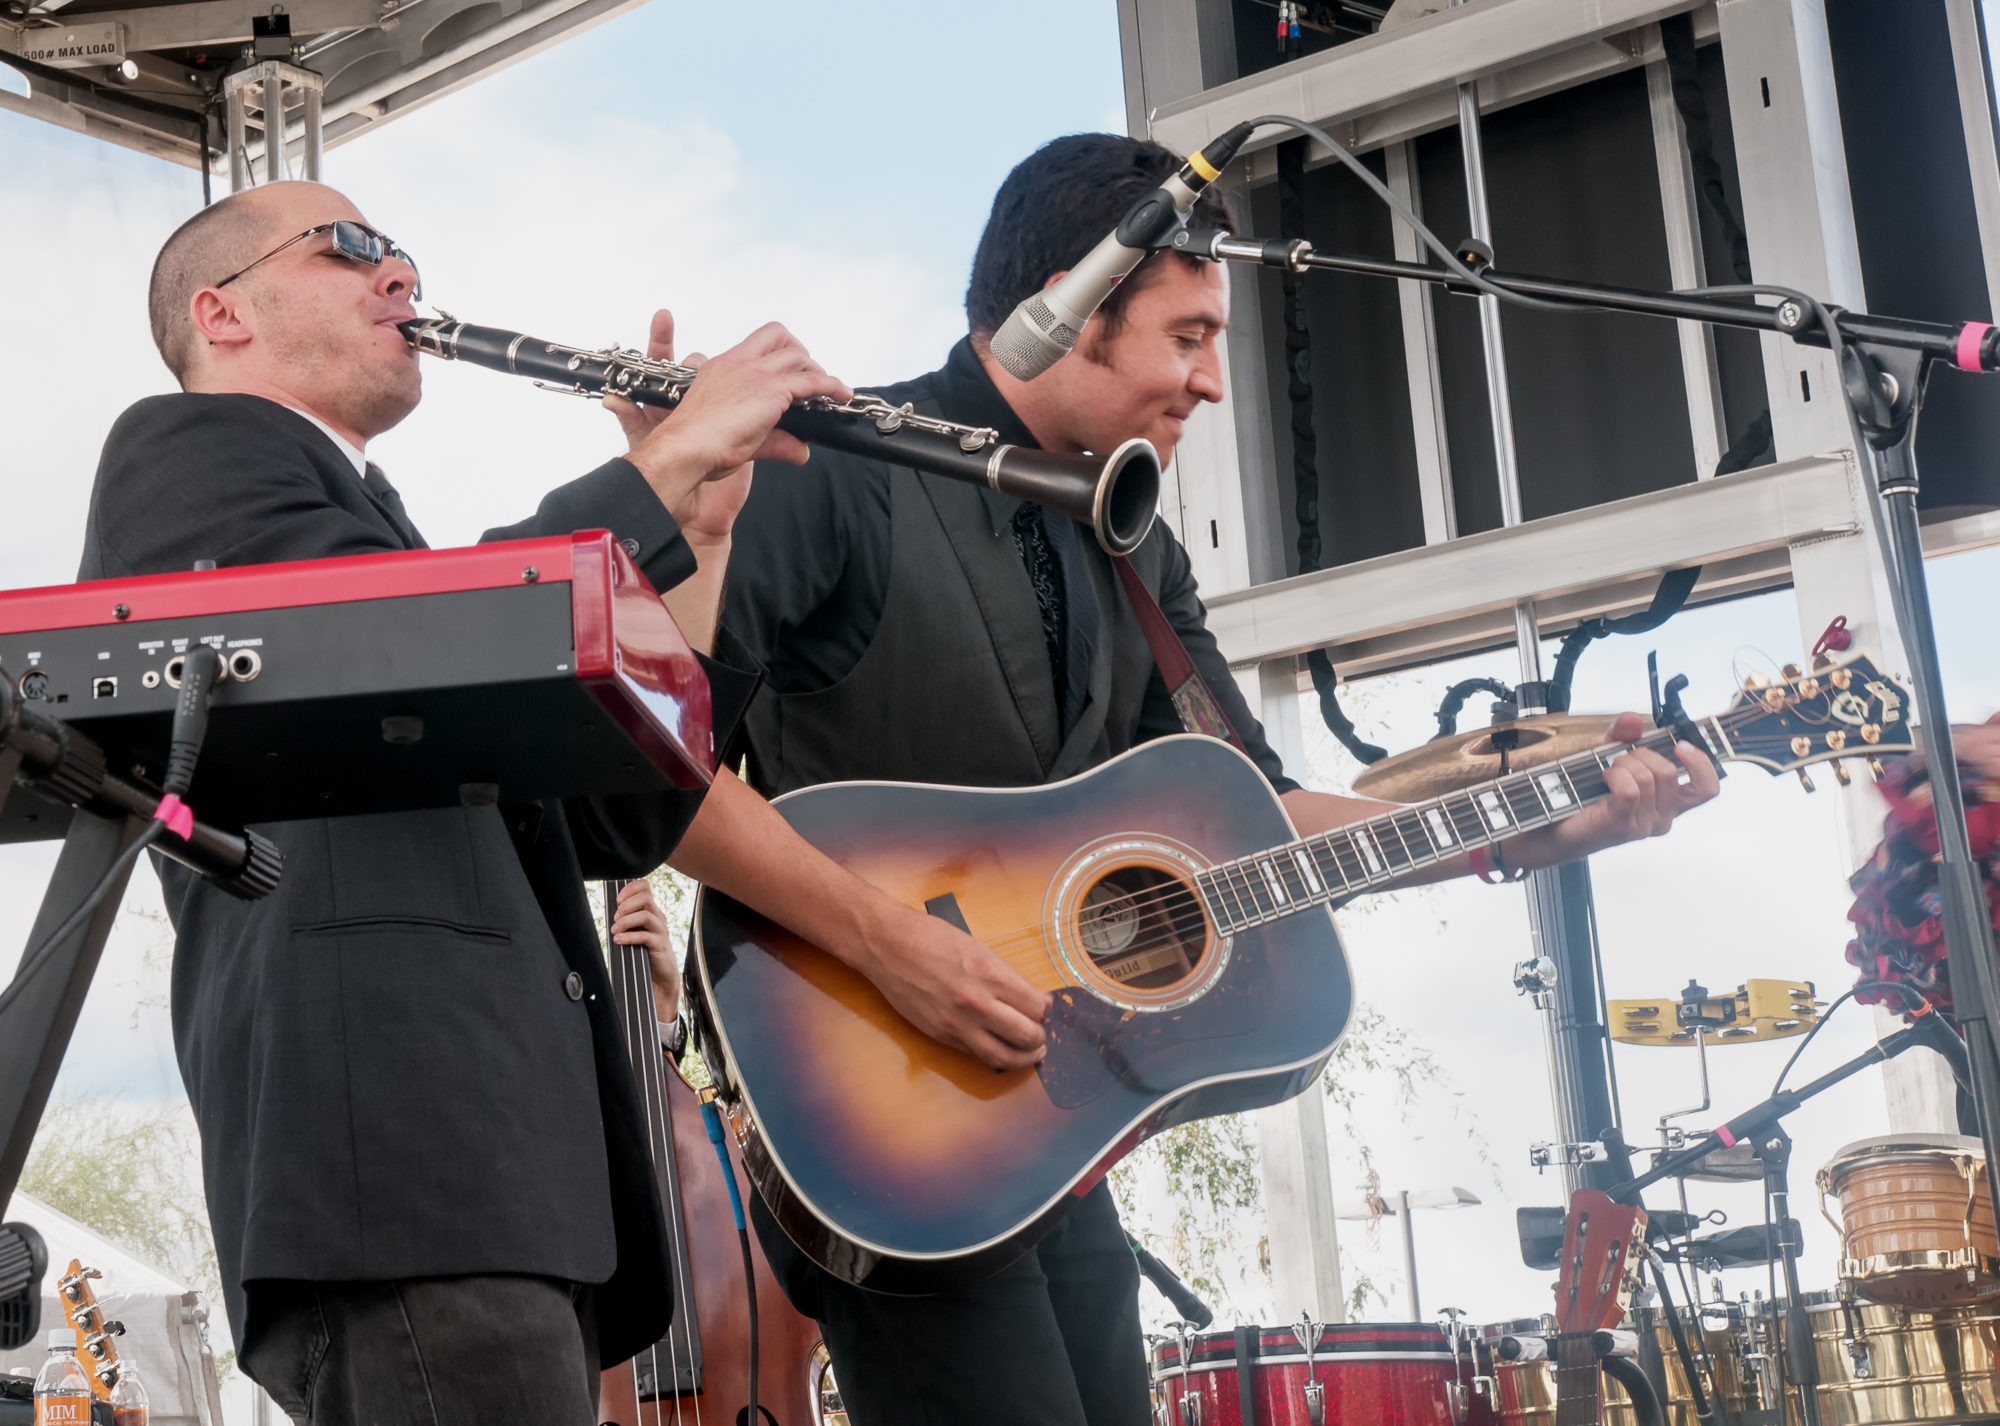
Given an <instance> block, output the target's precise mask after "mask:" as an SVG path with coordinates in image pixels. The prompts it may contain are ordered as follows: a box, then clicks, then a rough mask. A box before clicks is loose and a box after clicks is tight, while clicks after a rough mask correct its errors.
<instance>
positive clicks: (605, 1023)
mask: <svg viewBox="0 0 2000 1426" xmlns="http://www.w3.org/2000/svg"><path fill="white" fill-rule="evenodd" d="M418 281H419V279H418V276H417V270H416V267H415V265H414V264H413V263H412V262H411V260H410V258H409V257H408V255H407V254H405V253H404V252H403V251H402V250H401V249H400V248H399V247H397V246H396V244H395V243H394V242H392V241H391V240H390V239H388V238H386V237H384V236H383V235H382V234H381V233H380V232H379V231H378V230H376V229H375V228H373V227H371V226H369V224H368V223H367V222H366V221H365V220H364V219H363V217H362V215H361V214H360V213H359V212H358V211H356V210H355V208H354V206H353V205H352V204H351V203H349V202H348V201H347V200H346V199H345V198H343V197H342V196H341V195H340V194H338V193H336V192H334V191H333V190H332V189H329V188H324V187H321V186H319V185H317V184H308V183H283V184H274V185H270V186H268V187H265V188H260V189H255V190H252V191H250V192H247V193H243V194H239V195H237V196H235V197H232V198H229V199H226V200H224V201H223V202H221V203H218V204H216V205H214V206H213V207H211V208H208V209H205V210H204V211H203V212H202V213H201V214H200V215H198V216H197V217H196V218H194V219H192V220H190V221H189V222H188V223H187V224H186V225H184V226H183V227H182V228H181V229H180V230H179V231H177V232H176V233H175V234H174V235H173V236H172V237H171V238H169V239H168V241H167V243H166V245H165V247H164V248H163V249H162V250H161V253H160V256H159V259H158V261H157V263H156V265H155V269H154V273H153V279H152V285H151V292H150V298H149V307H150V315H151V320H152V329H153V336H154V340H155V342H156V344H157V345H158V347H159V350H160V354H161V356H162V357H163V358H164V360H165V361H166V364H167V366H168V368H169V369H170V370H171V371H172V373H173V375H174V376H175V378H176V379H177V380H178V382H179V384H180V386H181V390H180V391H179V392H178V393H175V394H172V395H165V396H154V397H149V398H147V399H146V400H144V401H141V402H139V403H138V404H137V405H135V406H134V407H132V408H131V409H130V410H128V411H127V412H125V414H124V415H123V416H121V417H120V418H119V420H118V422H117V424H116V425H115V426H114V428H113V430H112V432H111V435H110V438H109V439H108V441H107V443H106V445H105V448H104V454H103V458H102V461H101V462H100V465H99V468H98V473H97V481H96V486H95V488H94V490H93V492H92V496H91V506H90V517H89V525H88V528H87V530H86V533H85V547H84V556H83V562H82V568H81V571H80V574H79V578H82V579H98V578H109V577H117V576H125V575H136V574H156V573H165V572H171V571H179V570H186V569H189V568H191V567H193V566H194V565H195V564H196V562H197V561H201V560H214V561H216V562H217V563H218V564H221V565H243V564H261V563H269V562H274V561H284V560H295V559H317V558H326V557H329V556H340V555H350V554H364V553H372V552H376V551H383V550H403V549H417V548H422V547H423V544H424V541H423V538H422V536H421V535H419V534H418V533H417V531H416V529H415V527H414V526H413V525H412V524H411V523H410V519H409V516H408V514H407V513H406V511H405V510H404V508H403V503H402V500H401V498H400V497H399V496H398V495H397V493H396V491H395V489H394V487H393V486H391V485H390V484H389V482H388V481H387V479H386V478H385V477H384V476H383V474H382V472H381V471H380V470H379V469H377V468H376V467H375V466H374V465H373V464H371V463H370V462H369V461H368V460H367V456H366V449H367V446H368V443H369V442H370V440H372V439H373V438H374V437H376V436H378V435H380V434H381V433H382V432H384V431H387V430H388V429H390V428H391V427H393V426H395V425H396V424H397V423H398V422H400V421H401V420H402V419H403V418H404V417H406V416H407V415H409V414H410V412H411V411H412V410H413V409H414V408H415V407H416V405H417V401H418V396H419V392H420V378H419V371H418V365H417V357H416V354H415V353H414V352H413V351H412V350H411V349H410V347H409V346H408V344H407V343H406V342H405V341H404V339H403V337H402V335H401V334H400V333H399V332H398V331H397V329H396V324H397V323H398V322H401V321H404V320H407V319H408V318H410V317H411V316H413V315H414V313H413V310H412V306H411V304H412V303H413V302H414V300H415V299H416V296H417V290H418ZM672 340H673V334H672V319H671V317H670V316H668V314H666V313H661V314H659V316H658V317H657V318H656V319H655V322H654V327H653V344H652V351H653V353H654V354H655V355H660V356H667V355H671V347H672ZM690 360H691V361H695V360H697V359H694V358H690ZM847 394H848V393H847V388H846V387H845V386H843V385H842V384H841V383H840V382H838V381H836V380H834V379H833V378H832V377H829V376H828V375H827V374H826V373H825V372H823V371H822V370H821V369H820V368H819V366H818V365H817V364H815V363H814V362H813V361H812V359H811V357H810V356H808V355H807V353H806V351H805V349H804V348H803V347H802V346H801V345H800V344H799V343H798V341H797V340H796V339H795V338H794V337H792V336H791V334H790V333H788V332H786V331H785V330H784V328H782V327H779V326H777V325H775V324H773V325H771V326H767V327H764V328H762V329H761V330H759V331H758V332H756V333H754V334H753V335H752V336H751V337H750V338H749V339H748V340H746V341H745V342H743V343H742V344H741V345H739V346H737V347H734V348H732V349H730V350H729V351H726V352H723V353H721V354H720V355H718V356H716V357H715V358H713V359H712V360H710V361H707V362H706V363H705V364H702V365H701V376H700V378H699V379H698V380H697V381H696V382H695V383H694V385H693V386H692V388H691V389H690V391H689V394H688V396H687V398H686V399H685V400H684V401H683V402H682V403H681V405H680V406H679V407H678V408H676V409H675V411H674V412H673V413H672V415H671V416H668V417H664V418H661V417H659V416H657V415H655V414H654V413H649V412H640V411H638V410H636V409H634V408H631V407H625V408H624V409H622V410H620V411H619V412H618V415H619V419H620V421H621V423H623V424H624V426H625V431H626V437H627V441H628V443H629V446H630V449H629V450H628V451H627V452H626V453H625V454H624V455H623V456H622V457H620V458H618V459H614V460H611V461H608V462H606V463H605V464H603V465H601V466H599V467H598V468H597V469H596V470H593V471H591V472H589V473H588V474H586V475H584V476H582V477H581V478H579V479H576V480H572V481H570V482H569V483H568V484H565V485H560V486H558V487H556V488H555V489H553V490H551V491H550V492H549V493H548V495H547V496H546V497H545V498H544V499H543V501H542V502H541V506H540V508H539V509H538V510H537V511H536V513H535V514H534V515H533V516H532V517H531V518H529V519H528V520H525V521H523V522H521V523H520V524H517V525H513V526H509V527H506V528H502V529H495V530H492V531H489V532H488V534H487V537H486V538H489V539H505V538H524V537H529V536H538V535H554V534H567V533H569V532H570V531H573V530H578V529H588V528H600V527H601V528H609V529H610V530H612V531H613V532H614V533H615V534H616V535H618V536H619V538H620V539H621V541H622V542H623V544H624V546H625V548H626V550H627V551H628V552H629V553H631V555H632V557H633V559H634V560H635V561H636V562H637V563H638V565H639V567H640V568H641V569H642V570H644V571H645V573H646V575H647V576H648V578H649V579H651V580H652V582H653V584H654V587H655V588H658V589H661V590H664V591H667V592H666V594H665V595H664V596H663V597H664V599H665V601H666V603H667V604H668V607H669V608H670V609H671V610H673V612H674V614H675V616H676V618H677V619H678V620H679V621H680V623H681V625H682V627H683V629H685V630H686V631H687V632H688V634H689V637H690V638H691V639H692V640H693V641H694V642H696V644H697V645H698V646H700V647H702V648H704V649H705V648H706V647H707V645H708V642H709V640H710V639H711V638H712V636H713V630H714V627H715V607H716V599H717V596H718V593H719V590H720V579H721V573H722V570H723V568H724V567H725V565H726V563H727V559H728V551H729V542H730V532H731V528H732V525H733V522H734V519H735V515H736V512H737V510H738V508H739V507H740V506H741V504H742V502H743V499H744V496H745V494H746V493H747V491H748V488H749V482H750V462H751V461H752V459H753V458H758V459H776V460H790V461H795V462H796V461H801V460H803V459H804V458H805V455H806V451H805V448H804V447H803V446H802V445H801V444H799V443H798V442H797V441H796V440H794V439H793V438H792V437H790V436H788V435H785V434H784V433H782V432H778V431H775V430H774V429H773V423H774V422H775V421H776V420H777V419H778V417H779V415H780V414H781V413H782V412H783V411H784V410H785V409H786V408H787V407H788V406H789V405H790V404H791V403H792V402H793V401H795V400H798V399H800V398H802V397H806V396H812V395H826V396H834V397H844V396H846V395H847ZM319 652H320V656H321V657H324V658H326V659H330V660H331V659H339V658H341V657H343V656H344V655H343V651H341V650H338V649H328V650H323V651H319ZM709 672H710V681H711V685H712V688H713V692H714V695H715V704H716V721H717V731H718V735H719V736H721V737H726V736H727V735H728V732H729V728H730V725H731V724H732V723H733V720H734V713H733V712H732V710H740V709H741V707H742V706H743V705H744V704H745V703H746V702H747V700H748V697H749V693H750V690H751V688H752V687H754V683H755V680H754V679H753V678H751V677H749V676H747V675H743V674H740V673H736V672H734V671H732V670H730V669H727V668H724V667H722V666H720V665H714V664H711V665H710V666H709ZM263 830H265V831H266V833H267V834H268V835H270V836H271V837H272V839H273V840H274V841H276V842H277V843H278V844H279V846H280V847H281V848H282V849H283V851H284V854H285V863H286V865H285V877H284V880H283V882H282V884H281V885H280V887H279V888H278V890H277V891H276V892H275V893H274V894H273V895H271V896H270V897H268V898H266V899H265V900H263V901H259V902H255V903H242V902H237V901H233V900H231V899H229V898H228V897H226V896H222V895H219V894H217V893H216V892H214V891H213V890H212V889H211V888H209V887H208V886H207V885H206V884H205V883H203V882H201V881H199V880H198V879H195V878H191V877H188V876H186V875H184V874H182V872H181V869H180V868H178V867H177V866H175V865H173V864H172V863H156V864H157V865H158V866H159V869H160V876H161V881H162V884H163V887H164V889H165V893H166V900H167V906H168V910H169V913H170V915H171V916H172V919H173V922H174V928H175V933H176V946H175V959H174V987H173V1021H174V1038H175V1048H176V1052H177V1056H178V1059H179V1062H180V1066H181V1073H182V1076H183V1078H184V1080H185V1081H186V1084H187V1089H188V1095H189V1099H190V1101H191V1102H192V1104H193V1106H194V1109H195V1113H196V1116H197V1118H198V1121H199V1123H200V1126H201V1136H202V1156H203V1171H204V1176H205V1180H206V1190H207V1196H208V1203H209V1214H210V1219H211V1221H212V1223H213V1226H214V1230H215V1242H216V1249H217V1255H218V1258H219V1259H220V1265H221V1269H222V1275H223V1281H224V1284H225V1297H226V1299H227V1306H228V1311H229V1318H230V1326H231V1328H232V1330H233V1332H234V1334H235V1339H236V1342H237V1345H238V1349H239V1361H240V1362H241V1363H242V1364H243V1366H244V1369H245V1370H246V1372H247V1373H248V1374H249V1375H250V1376H251V1377H252V1378H253V1379H255V1380H256V1381H258V1382H260V1383H261V1384H262V1385H263V1386H264V1387H265V1389H266V1390H268V1391H269V1392H270V1393H271V1395H272V1396H273V1397H274V1398H275V1399H276V1400H277V1401H278V1403H279V1404H280V1405H281V1406H282V1407H283V1408H284V1409H285V1410H286V1411H287V1412H288V1413H290V1414H291V1415H292V1416H293V1417H294V1418H296V1419H298V1420H301V1421H308V1422H312V1423H315V1426H345V1423H362V1422H366V1423H369V1426H402V1423H412V1426H415V1423H425V1424H426V1426H436V1423H439V1422H444V1421H519V1422H532V1423H537V1426H544V1423H575V1426H591V1423H594V1422H595V1420H596V1415H595V1411H594V1403H595V1396H596V1386H597V1373H598V1370H599V1368H600V1366H609V1365H612V1364H615V1363H618V1362H621V1361H623V1360H625V1359H626V1358H628V1357H630V1356H632V1355H633V1354H634V1353H635V1352H636V1351H638V1350H640V1349H642V1348H643V1347H645V1346H647V1345H649V1344H650V1343H652V1342H654V1341H656V1340H658V1338H659V1337H660V1336H661V1334H662V1332H663V1331H664V1329H665V1325H666V1322H667V1319H668V1316H669V1314H670V1312H671V1304H672V1297H671V1294H670V1291H669V1288H670V1269H669V1265H668V1263H667V1259H666V1254H665V1249H664V1246H663V1245H664V1243H665V1242H666V1233H665V1225H664V1219H663V1216H662V1212H661V1208H660V1203H659V1198H658V1194H657V1191H656V1189H655V1185H654V1178H653V1170H652V1165H651V1163H650V1161H649V1159H648V1158H647V1154H646V1151H645V1148H644V1145H645V1143H646V1134H645V1121H644V1117H643V1109H642V1107H641V1105H640V1103H639V1100H638V1096H637V1092H636V1090H635V1088H634V1086H633V1083H632V1079H631V1075H630V1071H629V1069H628V1068H627V1060H626V1052H625V1048H624V1044H623V1038H622V1034H621V1032H620V1029H619V1027H618V1024H617V1021H616V1018H615V1014H614V1012H613V1008H612V997H611V988H610V984H609V981H608V979H607V977H606V974H605V970H604V965H603V961H602V958H601V953H600V951H599V947H598V941H597V935H596V930H595V927H594V924H593V921H592V917H591V912H590V909H589V906H588V903H587V901H586V899H585V895H584V884H583V878H584V876H585V875H586V874H588V875H589V876H592V877H618V878H626V877H633V876H638V875H643V874H644V873H645V872H647V871H648V870H650V869H651V868H653V867H655V866H657V865H659V863H660V862H661V861H662V860H664V859H666V858H667V856H668V855H669V854H670V853H671V854H673V859H674V863H675V865H677V866H679V867H681V868H682V869H683V870H685V871H688V872H689V873H690V874H692V875H696V876H699V877H700V878H701V879H703V880H704V881H707V882H709V883H710V884H711V885H714V886H717V887H719V888H720V889H722V890H724V891H727V892H729V893H730V894H732V895H734V896H736V897H737V898H738V899H740V900H743V901H745V902H747V903H749V904H751V905H752V906H755V907H756V908H757V909H759V910H760V911H763V912H764V913H765V914H766V915H769V916H771V917H772V918H773V919H775V920H777V921H779V922H781V923H782V924H785V925H787V926H789V927H791V928H792V929H793V930H794V931H796V932H798V933H799V934H801V935H804V936H806V937H808V938H809V939H812V940H814V941H816V942H817V943H819V944H821V945H824V946H827V947H828V948H829V949H834V950H837V951H844V953H845V954H846V955H848V956H850V957H852V958H856V959H860V958H864V957H867V956H869V955H871V954H872V955H881V956H884V957H898V958H900V963H902V964H905V965H933V966H935V967H938V969H937V971H936V973H935V974H933V975H932V976H931V977H930V978H929V981H928V986H929V989H927V990H923V989H920V990H918V991H913V992H912V994H918V995H922V994H933V995H943V994H945V993H946V989H945V988H946V987H948V986H949V984H950V983H951V980H952V973H953V968H955V967H956V966H958V965H960V964H961V963H963V962H964V961H966V960H968V959H970V958H971V957H973V956H974V955H976V954H977V952H978V948H977V946H976V945H975V943H973V942H972V941H971V939H970V938H969V937H967V936H965V935H964V934H963V933H962V932H960V931H958V930H956V929H955V928H953V927H951V926H949V925H947V924H946V923H944V922H942V921H940V920H938V919H937V918H935V917H930V916H925V915H923V914H922V913H921V912H918V911H916V910H913V909H911V908H907V907H903V906H900V905H898V904H896V903H895V902H893V901H890V900H889V898H887V897H886V896H883V895H882V894H881V893H879V892H876V891H874V890H873V889H872V888H869V887H867V886H866V885H865V884H864V883H862V882H860V881H859V880H858V879H856V878H854V877H853V876H851V875H850V874H848V873H846V872H844V871H842V870H840V869H839V868H838V867H836V866H835V865H834V864H833V863H832V862H830V861H828V860H827V859H826V858H825V857H823V856H821V855H820V854H819V853H817V852H815V851H813V850H812V849H811V848H809V847H807V846H806V844H805V843H804V842H802V841H801V840H800V839H799V838H798V837H797V836H796V835H795V834H793V833H792V832H791V831H790V829H789V827H787V826H786V824H785V823H784V822H783V820H782V819H781V818H780V817H779V816H778V815H777V814H776V812H774V811H773V810H772V809H771V808H770V806H769V805H768V804H767V803H765V802H764V801H763V800H762V799H761V798H759V797H757V796H756V795H755V794H754V793H752V792H751V791H749V790H748V788H746V787H745V786H744V785H743V784H742V783H741V782H740V781H739V780H737V779H736V778H733V777H726V776H725V777H719V778H718V779H717V780H716V782H715V785H714V786H713V787H712V788H711V789H709V790H708V792H707V793H706V794H705V795H704V794H699V793H680V794H663V795H648V796H637V795H634V796H625V797H603V798H592V799H577V800H572V801H569V802H554V801H551V802H547V803H541V804H533V805H503V806H501V807H497V808H496V807H482V808H453V809H450V810H445V811H434V812H418V813H404V814H396V815H390V816H369V817H349V818H342V819H335V820H328V821H318V822H292V823H283V824H277V825H273V826H269V827H266V828H265V829H263Z"/></svg>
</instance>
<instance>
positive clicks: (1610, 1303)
mask: <svg viewBox="0 0 2000 1426" xmlns="http://www.w3.org/2000/svg"><path fill="white" fill-rule="evenodd" d="M1645 1252H1646V1210H1645V1209H1643V1208H1636V1207H1629V1206H1627V1205H1626V1204H1623V1203H1614V1202H1612V1201H1611V1199H1610V1198H1608V1197H1607V1196H1606V1195H1604V1194H1602V1193H1599V1192H1598V1191H1597V1190H1596V1189H1594V1188H1579V1189H1578V1190H1577V1191H1576V1192H1575V1193H1574V1194H1572V1195H1571V1196H1570V1200H1569V1217H1568V1218H1567V1219H1566V1220H1565V1221H1564V1223H1563V1251H1562V1265H1561V1266H1562V1274H1561V1276H1560V1277H1559V1278H1558V1279H1557V1280H1556V1321H1557V1324H1558V1325H1559V1326H1560V1327H1561V1329H1562V1330H1563V1331H1564V1332H1566V1333H1576V1332H1596V1331H1600V1330H1602V1329H1604V1328H1608V1327H1616V1326H1617V1325H1618V1324H1619V1323H1620V1322H1622V1321H1623V1320H1624V1318H1625V1309H1626V1307H1627V1306H1628V1305H1629V1304H1630V1302H1631V1300H1632V1285H1633V1283H1634V1281H1635V1280H1636V1277H1637V1274H1638V1270H1639V1260H1640V1259H1641V1258H1642V1257H1643V1256H1644V1255H1645Z"/></svg>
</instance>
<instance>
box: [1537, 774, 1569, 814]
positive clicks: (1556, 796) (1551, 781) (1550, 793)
mask: <svg viewBox="0 0 2000 1426" xmlns="http://www.w3.org/2000/svg"><path fill="white" fill-rule="evenodd" d="M1539 780H1540V782H1541V784H1542V794H1543V800H1544V801H1545V802H1547V803H1548V804H1549V810H1550V811H1553V812H1560V811H1561V810H1562V809H1563V808H1565V807H1568V806H1569V805H1570V804H1571V803H1573V802H1575V801H1576V799H1575V798H1574V797H1571V796H1570V795H1569V789H1568V788H1567V787H1565V786H1563V778H1562V774H1561V773H1560V772H1545V773H1543V774H1542V775H1541V778H1540V779H1539Z"/></svg>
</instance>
